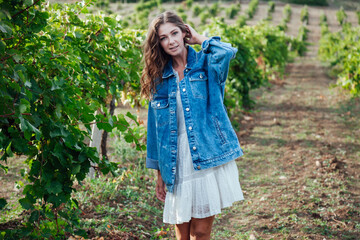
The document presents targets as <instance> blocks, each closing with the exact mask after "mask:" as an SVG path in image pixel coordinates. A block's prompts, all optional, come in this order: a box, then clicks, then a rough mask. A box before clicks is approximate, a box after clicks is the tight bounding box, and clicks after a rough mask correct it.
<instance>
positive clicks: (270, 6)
mask: <svg viewBox="0 0 360 240" xmlns="http://www.w3.org/2000/svg"><path fill="white" fill-rule="evenodd" d="M268 4H269V12H275V3H274V2H273V1H270V2H269V3H268Z"/></svg>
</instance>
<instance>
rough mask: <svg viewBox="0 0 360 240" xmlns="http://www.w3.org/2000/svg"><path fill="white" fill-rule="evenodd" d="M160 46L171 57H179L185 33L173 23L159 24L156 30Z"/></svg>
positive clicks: (182, 48) (183, 47)
mask: <svg viewBox="0 0 360 240" xmlns="http://www.w3.org/2000/svg"><path fill="white" fill-rule="evenodd" d="M158 35H159V38H160V39H159V40H160V45H161V47H162V48H163V49H164V51H165V52H166V53H167V54H169V55H170V56H172V57H175V56H179V55H180V54H181V53H182V52H183V51H184V50H185V45H184V38H185V35H186V33H185V32H182V31H181V29H180V28H179V27H177V26H176V25H175V24H173V23H164V24H161V25H160V27H159V29H158Z"/></svg>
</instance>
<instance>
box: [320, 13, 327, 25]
mask: <svg viewBox="0 0 360 240" xmlns="http://www.w3.org/2000/svg"><path fill="white" fill-rule="evenodd" d="M324 24H326V25H327V17H326V14H325V12H324V11H322V13H321V15H320V25H324Z"/></svg>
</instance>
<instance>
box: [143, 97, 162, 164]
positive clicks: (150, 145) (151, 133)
mask: <svg viewBox="0 0 360 240" xmlns="http://www.w3.org/2000/svg"><path fill="white" fill-rule="evenodd" d="M154 111H155V110H154V108H152V107H151V101H149V110H148V122H147V140H146V151H147V155H146V167H147V168H152V169H156V170H159V162H158V149H157V141H156V140H157V133H156V124H155V112H154Z"/></svg>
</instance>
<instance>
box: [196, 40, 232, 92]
mask: <svg viewBox="0 0 360 240" xmlns="http://www.w3.org/2000/svg"><path fill="white" fill-rule="evenodd" d="M220 40H221V38H220V37H211V38H210V39H207V40H205V41H204V42H203V43H202V46H201V47H202V51H203V52H204V53H205V54H208V55H209V57H208V71H209V74H211V75H213V76H216V77H215V79H216V80H217V81H218V83H219V84H220V85H223V84H225V81H226V78H227V75H228V72H229V65H230V60H231V59H233V58H235V55H236V53H237V48H234V47H232V46H231V44H230V43H224V42H221V41H220Z"/></svg>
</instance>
